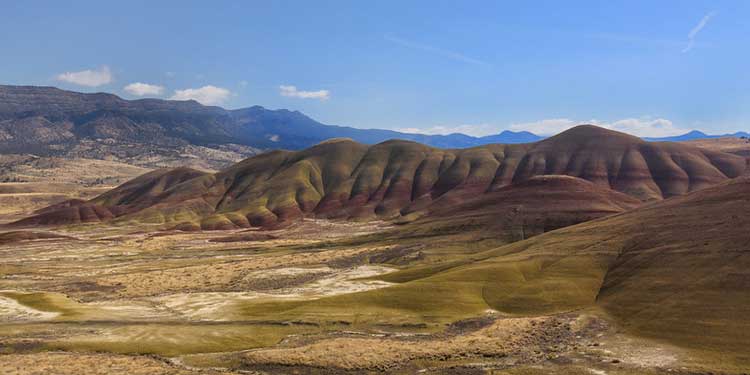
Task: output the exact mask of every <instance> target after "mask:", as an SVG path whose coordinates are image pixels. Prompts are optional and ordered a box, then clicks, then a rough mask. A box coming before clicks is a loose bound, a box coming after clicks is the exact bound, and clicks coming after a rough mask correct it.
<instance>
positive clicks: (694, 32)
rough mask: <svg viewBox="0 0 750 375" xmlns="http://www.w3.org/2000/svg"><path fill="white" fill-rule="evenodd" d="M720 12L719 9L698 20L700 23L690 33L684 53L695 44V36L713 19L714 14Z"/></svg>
mask: <svg viewBox="0 0 750 375" xmlns="http://www.w3.org/2000/svg"><path fill="white" fill-rule="evenodd" d="M717 14H719V12H717V11H712V12H709V13H708V14H706V15H705V16H703V18H701V20H700V21H698V24H697V25H695V27H693V29H692V30H690V33H688V44H687V46H685V48H684V49H683V50H682V53H685V52H688V51H690V50H691V49H693V47H694V46H695V37H696V36H698V33H700V32H701V30H703V28H704V27H706V25H708V21H710V20H711V18H713V17H714V16H716V15H717Z"/></svg>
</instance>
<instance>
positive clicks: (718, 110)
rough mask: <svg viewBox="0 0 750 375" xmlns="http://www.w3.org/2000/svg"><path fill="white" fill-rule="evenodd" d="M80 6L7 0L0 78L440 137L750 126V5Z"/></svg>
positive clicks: (656, 132)
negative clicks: (582, 126)
mask: <svg viewBox="0 0 750 375" xmlns="http://www.w3.org/2000/svg"><path fill="white" fill-rule="evenodd" d="M71 3H72V4H64V2H57V1H50V2H44V1H17V2H14V1H4V2H3V3H2V5H0V17H2V18H1V21H0V83H3V84H25V85H52V86H58V87H61V88H65V89H72V90H77V91H86V92H90V91H106V92H112V93H115V94H118V95H121V96H123V97H125V98H138V97H160V98H175V99H186V98H196V99H198V100H199V101H203V102H204V103H208V104H218V105H222V106H224V107H227V108H239V107H246V106H250V105H256V104H258V105H263V106H265V107H268V108H288V109H294V110H300V111H302V112H304V113H306V114H308V115H310V116H311V117H313V118H315V119H317V120H319V121H321V122H324V123H328V124H337V125H349V126H355V127H361V128H388V129H395V130H406V131H420V132H429V133H447V132H452V131H461V132H464V133H468V134H474V135H484V134H491V133H497V132H499V131H502V130H504V129H512V130H523V129H525V130H531V131H534V132H537V133H554V132H557V131H559V130H563V129H564V128H566V127H569V126H572V125H575V124H577V123H583V122H594V123H597V124H600V125H603V126H607V127H610V128H613V129H618V130H625V131H628V132H631V133H635V134H638V135H646V136H661V135H672V134H676V133H681V132H684V131H687V130H691V129H700V130H704V131H707V132H710V133H721V132H729V131H737V130H748V128H750V126H749V125H748V124H750V74H748V73H747V71H748V69H749V68H750V63H749V62H750V48H748V46H749V43H750V22H747V20H748V18H750V1H741V0H738V1H658V2H655V1H632V0H631V1H618V0H615V1H565V2H563V1H524V2H517V1H512V2H511V1H507V2H505V1H487V2H472V1H376V2H359V1H281V0H280V1H257V2H256V1H236V2H222V1H214V2H210V3H209V2H198V1H193V2H187V1H180V2H177V1H175V2H168V1H159V2H145V1H144V2H138V1H129V2H101V1H91V2H87V1H74V2H71ZM154 3H156V4H154Z"/></svg>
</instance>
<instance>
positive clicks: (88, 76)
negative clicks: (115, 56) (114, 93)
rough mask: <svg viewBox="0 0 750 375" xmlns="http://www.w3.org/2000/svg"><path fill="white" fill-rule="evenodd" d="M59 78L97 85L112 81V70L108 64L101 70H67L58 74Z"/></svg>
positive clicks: (85, 84)
mask: <svg viewBox="0 0 750 375" xmlns="http://www.w3.org/2000/svg"><path fill="white" fill-rule="evenodd" d="M57 80H58V81H62V82H68V83H72V84H74V85H79V86H88V87H97V86H101V85H106V84H108V83H110V82H112V72H111V71H110V70H109V67H108V66H106V65H105V66H102V67H101V68H99V70H91V69H87V70H82V71H80V72H65V73H61V74H58V75H57Z"/></svg>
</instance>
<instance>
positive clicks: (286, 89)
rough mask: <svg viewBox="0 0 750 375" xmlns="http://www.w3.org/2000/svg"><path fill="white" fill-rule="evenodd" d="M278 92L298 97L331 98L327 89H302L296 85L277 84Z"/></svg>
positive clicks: (282, 94)
mask: <svg viewBox="0 0 750 375" xmlns="http://www.w3.org/2000/svg"><path fill="white" fill-rule="evenodd" d="M279 94H281V96H286V97H290V98H300V99H319V100H328V99H330V98H331V92H330V91H328V90H318V91H303V90H298V89H297V87H296V86H291V85H281V86H279Z"/></svg>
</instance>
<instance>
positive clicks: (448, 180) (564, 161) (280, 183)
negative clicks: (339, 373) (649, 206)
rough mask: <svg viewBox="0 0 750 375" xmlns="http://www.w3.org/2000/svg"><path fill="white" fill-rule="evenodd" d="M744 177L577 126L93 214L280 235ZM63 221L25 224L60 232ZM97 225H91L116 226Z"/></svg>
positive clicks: (191, 188)
mask: <svg viewBox="0 0 750 375" xmlns="http://www.w3.org/2000/svg"><path fill="white" fill-rule="evenodd" d="M746 170H747V162H746V160H745V159H744V158H743V157H741V156H737V155H732V154H726V153H722V152H715V151H709V150H704V149H699V148H695V147H690V146H686V145H681V144H676V143H666V142H664V143H649V142H645V141H642V140H640V139H639V138H636V137H632V136H629V135H626V134H623V133H618V132H613V131H609V130H605V129H601V128H597V127H594V126H579V127H576V128H573V129H571V130H568V131H566V132H563V133H561V134H559V135H557V136H555V137H552V138H549V139H546V140H543V141H540V142H537V143H531V144H520V145H499V144H498V145H486V146H482V147H475V148H469V149H460V150H443V149H436V148H432V147H428V146H424V145H421V144H418V143H414V142H408V141H387V142H384V143H380V144H377V145H374V146H366V145H363V144H360V143H356V142H353V141H351V140H346V139H334V140H330V141H327V142H324V143H321V144H319V145H317V146H314V147H311V148H309V149H306V150H303V151H299V152H291V151H273V152H269V153H266V154H262V155H258V156H256V157H253V158H250V159H247V160H245V161H242V162H240V163H237V164H235V165H234V166H232V167H230V168H227V169H225V170H223V171H221V172H219V173H216V174H200V173H196V174H194V175H192V174H191V175H190V176H191V177H192V178H189V179H188V178H184V171H183V170H181V169H178V170H174V171H171V172H160V173H162V174H161V175H159V176H161V177H159V178H163V179H167V180H170V181H178V182H179V183H175V184H170V185H169V186H168V187H167V188H165V189H163V190H161V191H160V192H159V194H157V195H154V196H151V195H149V196H148V197H145V198H144V197H133V196H132V194H131V193H130V190H131V189H135V190H138V189H141V187H138V186H136V185H138V184H144V186H146V185H149V184H152V183H154V182H153V181H151V177H148V176H155V175H147V176H144V177H143V178H141V179H138V180H137V181H132V182H130V183H128V184H126V185H123V187H121V188H117V189H115V190H113V191H111V192H108V193H107V194H106V195H103V196H101V197H99V198H96V199H94V200H92V201H90V202H89V203H87V204H88V205H92V206H98V207H100V208H96V209H95V210H101V211H109V212H111V213H112V214H113V215H112V216H113V217H117V218H118V220H121V221H126V220H134V221H138V222H149V223H165V224H170V225H173V226H174V225H179V226H180V227H181V228H186V229H187V228H189V229H199V228H201V229H229V228H237V227H250V226H273V225H277V224H279V223H285V222H288V221H289V220H292V219H296V218H299V217H302V216H306V215H308V216H309V215H314V216H316V217H322V218H344V219H359V220H366V219H375V218H385V219H391V218H397V217H400V216H402V215H409V214H411V213H414V212H419V211H422V210H424V209H426V208H427V207H429V206H430V205H432V204H433V202H436V201H437V200H452V201H455V202H462V201H465V200H467V199H469V198H473V197H475V196H477V195H480V194H484V193H486V192H493V191H497V190H499V189H502V188H504V187H506V186H509V185H511V184H513V183H519V182H523V181H527V180H529V179H530V178H532V177H534V176H539V175H568V176H574V177H580V178H582V179H585V180H588V181H590V182H592V183H593V184H594V185H596V186H599V187H602V188H611V189H614V190H617V191H620V192H623V193H626V194H628V195H631V196H633V197H636V198H638V199H641V200H653V199H662V198H668V197H672V196H675V195H680V194H684V193H687V192H690V191H694V190H698V189H701V188H705V187H708V186H712V185H715V184H717V183H720V182H723V181H726V180H727V179H730V178H733V177H737V176H739V175H741V174H743V173H745V172H746ZM172 174H174V176H172ZM50 215H51V216H52V217H51V218H50ZM56 215H57V214H56V213H54V212H49V213H46V214H45V215H43V216H39V217H34V218H30V219H28V220H26V221H24V222H22V223H23V224H50V223H52V222H54V223H58V224H59V223H61V221H60V220H59V219H57V218H55V216H56ZM99 216H100V215H94V216H91V217H92V218H94V217H96V218H98V219H102V218H104V219H111V217H108V216H109V215H104V216H107V217H99ZM95 220H96V219H95Z"/></svg>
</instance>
